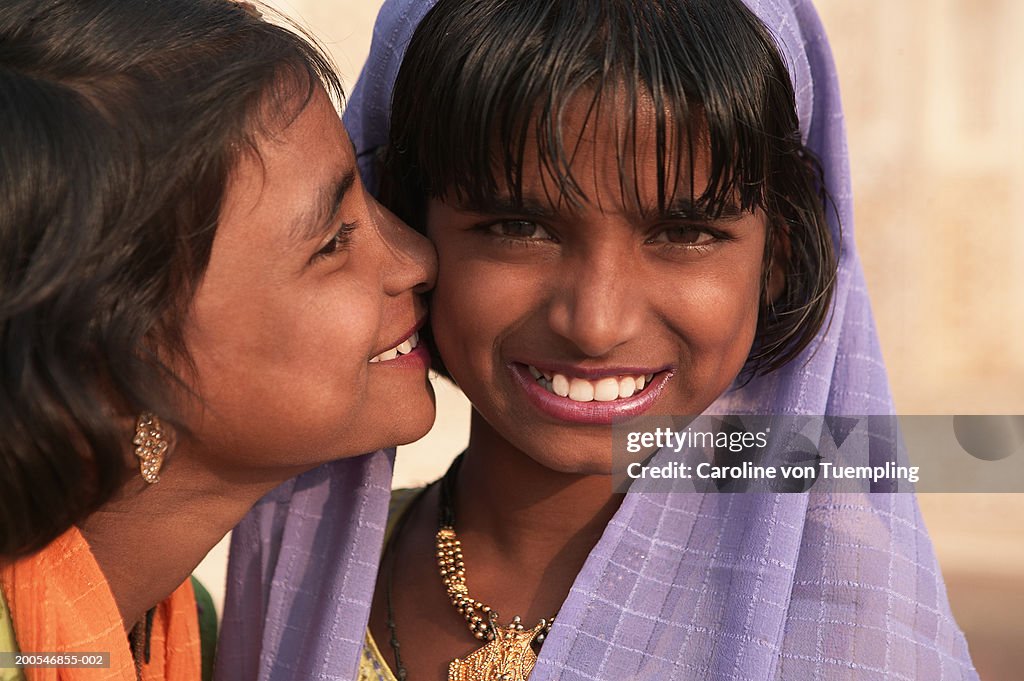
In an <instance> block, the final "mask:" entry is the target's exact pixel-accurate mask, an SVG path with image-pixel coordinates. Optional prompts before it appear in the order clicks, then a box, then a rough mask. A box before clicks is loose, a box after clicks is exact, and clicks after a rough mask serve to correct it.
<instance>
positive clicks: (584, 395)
mask: <svg viewBox="0 0 1024 681" xmlns="http://www.w3.org/2000/svg"><path fill="white" fill-rule="evenodd" d="M569 399H570V400H573V401H574V402H590V401H592V400H593V399H594V385H593V384H592V383H591V382H590V381H587V380H584V379H582V378H574V379H572V380H571V381H569Z"/></svg>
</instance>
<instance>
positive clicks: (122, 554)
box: [80, 448, 298, 630]
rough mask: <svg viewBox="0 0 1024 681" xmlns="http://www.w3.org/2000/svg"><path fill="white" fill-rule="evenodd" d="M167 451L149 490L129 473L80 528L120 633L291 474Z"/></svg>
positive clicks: (170, 588)
mask: <svg viewBox="0 0 1024 681" xmlns="http://www.w3.org/2000/svg"><path fill="white" fill-rule="evenodd" d="M210 459H211V457H201V456H188V452H187V451H181V449H180V448H179V449H178V451H175V452H174V454H173V455H172V456H171V457H170V458H169V459H168V460H167V462H166V463H165V464H164V467H163V470H161V472H160V481H159V482H157V483H155V484H153V485H149V484H147V483H145V482H144V481H143V480H142V478H141V476H139V475H138V474H135V475H133V476H131V478H130V479H129V481H128V482H127V483H126V484H125V485H124V487H123V488H122V490H121V492H120V493H119V495H118V496H117V497H116V498H115V499H113V500H112V501H110V502H108V503H107V504H106V505H105V506H104V507H103V508H101V509H100V510H98V511H96V512H95V513H93V514H92V515H90V516H89V517H88V518H87V519H86V520H85V521H84V522H83V523H82V524H81V525H80V529H81V531H82V535H83V536H84V537H85V539H86V541H88V543H89V546H90V549H91V550H92V553H93V555H94V556H95V558H96V561H97V563H98V564H99V566H100V569H101V570H102V571H103V574H104V576H105V577H106V578H107V581H108V583H109V585H110V589H111V591H112V592H113V595H114V599H115V601H116V602H117V605H118V609H119V610H120V612H121V617H122V620H123V622H124V626H125V629H126V630H130V629H131V628H132V627H133V626H134V625H135V623H137V622H139V621H141V619H142V618H143V616H144V615H145V613H146V611H147V610H149V609H150V608H152V607H153V606H155V605H156V604H157V603H159V602H160V601H162V600H163V599H164V598H166V597H167V596H168V595H170V593H171V592H172V591H174V590H175V589H176V588H177V587H178V586H180V585H181V583H182V582H184V581H185V579H187V578H188V576H189V575H190V574H191V572H192V571H193V570H194V569H195V567H196V566H197V565H198V564H199V562H200V561H201V560H202V559H203V558H204V557H205V556H206V554H207V553H209V552H210V549H212V548H213V547H214V546H215V545H216V544H217V542H219V541H220V540H221V539H223V538H224V536H225V535H226V534H227V533H228V531H230V530H231V528H233V527H234V526H235V525H237V524H238V522H239V521H240V520H241V519H242V517H243V516H244V515H245V514H246V513H247V512H248V511H249V509H250V508H251V507H252V506H253V504H255V503H256V501H258V500H259V499H260V498H261V497H262V496H263V495H264V494H266V493H267V492H268V491H270V490H271V489H273V488H274V487H276V486H277V485H278V484H279V483H280V482H282V481H283V480H285V479H287V478H288V477H290V476H292V475H295V474H296V473H297V472H298V471H285V472H279V473H276V474H270V473H268V474H262V475H246V474H242V473H238V472H237V471H230V470H217V469H216V468H214V467H211V466H209V465H204V464H203V463H201V462H202V461H209V460H210Z"/></svg>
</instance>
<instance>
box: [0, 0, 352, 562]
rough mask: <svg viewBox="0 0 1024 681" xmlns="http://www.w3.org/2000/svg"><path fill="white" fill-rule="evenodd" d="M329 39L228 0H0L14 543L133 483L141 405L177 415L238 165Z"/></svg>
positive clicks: (323, 62) (319, 63) (6, 539)
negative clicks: (134, 432) (196, 314)
mask: <svg viewBox="0 0 1024 681" xmlns="http://www.w3.org/2000/svg"><path fill="white" fill-rule="evenodd" d="M321 86H324V87H326V88H327V90H328V92H329V94H330V95H331V96H332V97H333V98H334V99H335V101H339V102H340V98H341V97H342V91H341V86H340V84H339V81H338V78H337V76H336V75H335V73H334V71H333V68H332V66H331V65H330V63H329V61H328V60H327V58H326V57H325V56H323V53H322V52H321V51H320V50H319V49H318V48H316V47H315V46H314V45H313V44H312V43H311V42H310V41H309V40H308V39H306V38H304V37H301V36H300V35H299V34H297V33H296V32H294V31H293V30H290V29H287V28H284V27H281V26H279V25H274V24H271V23H268V22H267V21H265V20H264V19H263V18H262V16H261V14H260V12H259V11H258V10H257V9H256V8H255V7H254V6H253V4H252V3H235V2H230V1H228V0H160V1H159V2H146V1H143V0H47V1H45V2H43V1H40V0H13V1H8V2H6V3H5V4H4V9H3V12H0V149H2V150H3V151H2V155H0V353H2V355H0V357H2V360H0V361H2V368H0V557H2V556H6V557H13V556H17V555H22V554H24V553H26V552H29V551H32V550H34V549H38V548H40V547H42V546H44V545H45V544H46V543H48V542H49V541H51V540H52V539H53V538H55V537H56V536H57V535H59V534H60V533H62V532H63V531H65V530H66V529H67V528H68V527H69V526H70V525H71V524H73V523H76V522H78V521H79V520H81V519H82V518H83V517H84V516H86V515H87V514H88V513H90V512H91V511H93V510H94V509H96V508H97V507H98V506H99V505H101V504H102V503H104V502H105V501H107V500H108V499H109V498H110V497H111V495H112V494H113V493H114V492H115V491H116V490H117V489H118V488H119V486H120V485H121V484H122V483H123V481H124V476H125V474H126V470H127V467H126V457H127V455H128V452H129V447H130V442H129V440H130V437H131V434H130V432H127V433H126V432H125V421H126V420H127V419H130V418H131V416H132V415H133V414H138V413H140V412H143V411H153V412H156V413H158V414H160V415H161V416H163V417H164V418H165V419H167V420H170V421H172V422H173V421H174V406H173V404H174V400H173V399H172V398H171V395H172V390H173V389H175V388H178V387H181V386H182V385H183V384H184V381H182V380H179V377H177V376H176V375H175V373H174V372H173V371H171V369H170V368H169V366H170V364H171V363H172V362H170V359H171V358H178V359H185V362H184V365H185V366H188V365H189V364H188V361H187V352H186V351H185V348H184V344H183V341H182V335H181V328H182V323H183V318H184V316H185V314H186V312H187V309H188V305H189V302H190V300H191V298H192V295H193V293H194V290H195V288H196V286H197V285H198V282H199V281H200V279H201V277H202V275H203V272H204V271H205V268H206V266H207V264H208V260H209V257H210V251H211V245H212V243H213V238H214V234H215V232H216V229H217V220H218V215H219V212H220V208H221V203H222V200H223V196H224V192H225V187H226V183H227V179H228V175H229V173H230V172H231V169H232V168H233V166H234V164H235V162H236V160H237V158H238V156H239V154H241V153H244V152H245V151H246V150H250V151H254V150H255V146H254V139H255V135H256V134H257V133H258V132H260V131H263V130H267V129H269V126H271V125H280V124H282V123H286V122H287V121H288V120H289V118H288V117H293V116H296V115H298V113H299V112H301V110H302V109H303V108H304V106H305V103H306V102H308V101H309V99H310V97H312V95H313V94H314V93H315V91H316V89H317V88H318V87H321Z"/></svg>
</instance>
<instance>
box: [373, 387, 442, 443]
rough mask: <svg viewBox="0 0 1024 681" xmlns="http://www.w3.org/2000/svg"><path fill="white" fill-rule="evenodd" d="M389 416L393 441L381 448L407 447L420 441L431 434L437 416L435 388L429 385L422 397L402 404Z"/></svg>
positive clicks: (392, 410) (390, 410) (391, 411)
mask: <svg viewBox="0 0 1024 681" xmlns="http://www.w3.org/2000/svg"><path fill="white" fill-rule="evenodd" d="M388 414H389V416H390V418H392V419H393V422H392V428H391V429H389V430H391V432H393V433H394V436H393V438H392V440H393V441H392V442H388V443H386V444H383V445H381V446H383V447H392V446H398V445H407V444H409V443H411V442H415V441H416V440H419V439H420V438H421V437H423V436H424V435H426V434H427V433H428V432H430V429H431V428H432V427H433V425H434V419H435V417H436V415H437V400H436V398H435V397H434V388H433V387H432V386H431V385H430V384H429V383H428V384H427V390H426V392H424V394H423V395H422V396H420V397H417V398H416V399H415V400H409V401H408V402H406V403H402V404H401V405H400V406H399V407H398V408H397V409H389V410H388Z"/></svg>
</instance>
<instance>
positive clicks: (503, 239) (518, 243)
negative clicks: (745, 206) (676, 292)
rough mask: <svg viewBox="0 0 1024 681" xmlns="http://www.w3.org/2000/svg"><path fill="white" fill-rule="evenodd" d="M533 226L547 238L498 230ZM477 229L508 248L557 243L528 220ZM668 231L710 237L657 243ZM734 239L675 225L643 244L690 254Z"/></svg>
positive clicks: (705, 228)
mask: <svg viewBox="0 0 1024 681" xmlns="http://www.w3.org/2000/svg"><path fill="white" fill-rule="evenodd" d="M514 224H519V225H533V226H534V227H535V228H536V229H539V230H543V231H544V232H545V233H546V234H547V235H548V236H547V237H539V238H538V237H528V236H510V235H507V234H501V233H500V232H499V231H498V230H499V229H500V228H501V227H502V226H503V225H514ZM477 229H479V230H480V231H482V232H483V233H484V234H486V235H489V236H492V237H495V238H497V239H498V240H499V241H500V243H502V244H504V245H508V246H515V247H525V248H531V247H534V246H539V245H541V244H543V243H546V242H554V243H557V242H558V239H556V238H555V237H554V236H552V235H551V233H550V231H549V230H548V229H546V228H545V227H543V226H542V225H539V224H537V223H535V222H532V221H530V220H497V221H494V222H487V223H483V224H480V225H478V226H477ZM670 231H683V232H696V233H697V234H698V238H699V236H700V235H707V236H708V237H710V239H709V240H707V241H706V242H703V243H696V244H688V243H674V242H671V241H663V242H659V241H657V240H656V239H657V237H658V236H661V235H663V234H667V233H668V232H670ZM734 238H735V237H733V236H732V235H731V234H728V233H726V232H723V231H721V230H718V229H711V228H710V227H708V226H707V225H704V224H700V225H675V226H671V227H665V228H661V229H658V230H657V231H656V232H655V234H654V235H653V236H651V237H649V238H648V239H646V241H645V243H648V244H651V245H658V246H660V247H663V248H667V249H672V250H677V249H682V250H685V251H688V252H691V253H707V252H709V251H710V250H711V249H713V248H714V247H715V246H716V245H718V244H720V243H724V242H728V241H732V240H733V239H734Z"/></svg>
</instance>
